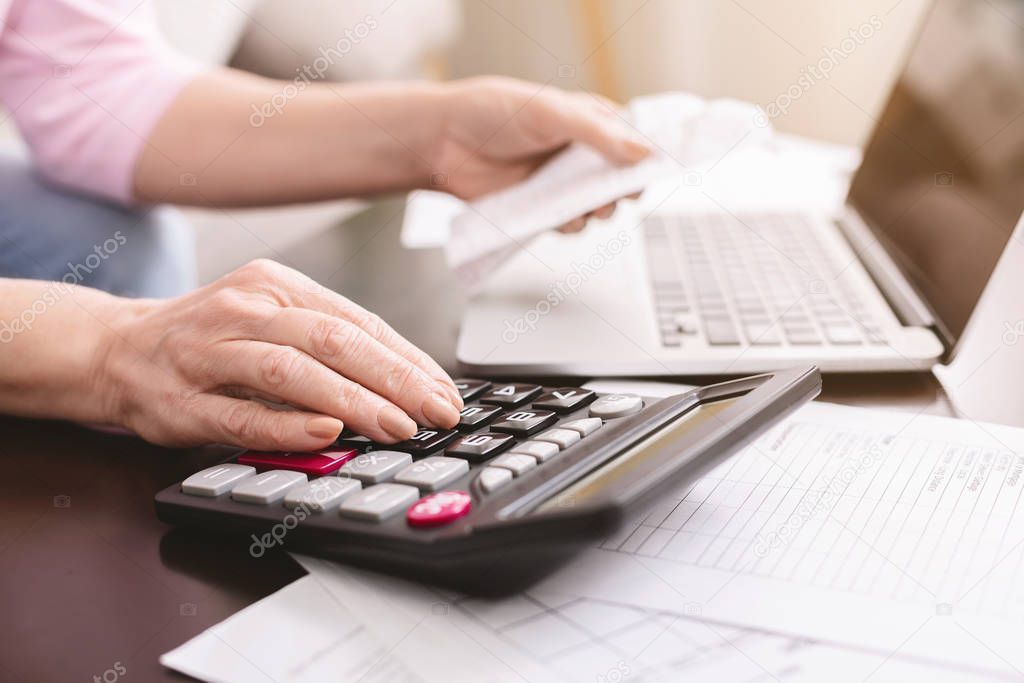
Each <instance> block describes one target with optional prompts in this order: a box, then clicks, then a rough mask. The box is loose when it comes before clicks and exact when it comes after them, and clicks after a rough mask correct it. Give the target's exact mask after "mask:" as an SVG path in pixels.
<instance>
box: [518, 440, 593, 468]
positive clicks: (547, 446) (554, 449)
mask: <svg viewBox="0 0 1024 683" xmlns="http://www.w3.org/2000/svg"><path fill="white" fill-rule="evenodd" d="M576 436H577V437H578V436H579V434H577V435H576ZM559 450H561V449H560V448H559V447H558V444H553V443H550V442H548V441H524V442H523V443H521V444H517V445H515V446H513V447H512V451H511V452H512V453H525V454H526V455H532V456H533V457H534V458H535V459H536V460H537V462H544V461H545V460H547V459H548V458H550V457H552V456H555V455H558V451H559Z"/></svg>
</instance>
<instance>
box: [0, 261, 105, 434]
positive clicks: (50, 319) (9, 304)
mask: <svg viewBox="0 0 1024 683" xmlns="http://www.w3.org/2000/svg"><path fill="white" fill-rule="evenodd" d="M121 301H122V300H120V299H117V298H116V297H113V296H110V295H109V294H105V293H103V292H99V291H97V290H94V289H89V288H87V287H78V286H73V285H65V284H63V283H60V282H41V281H35V280H10V279H0V412H3V413H9V414H15V415H23V416H28V417H54V418H56V417H59V418H66V419H71V420H78V421H83V422H107V421H109V419H110V412H111V406H110V403H111V401H110V400H109V399H108V398H107V393H106V389H105V387H104V382H103V381H102V379H101V378H100V377H99V372H100V369H99V368H100V363H101V360H102V353H103V350H104V348H105V347H106V346H107V345H108V344H107V339H108V337H109V327H108V325H109V324H110V323H111V322H112V320H113V318H114V316H115V311H116V310H117V309H118V303H119V302H121Z"/></svg>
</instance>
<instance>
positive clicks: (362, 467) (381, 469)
mask: <svg viewBox="0 0 1024 683" xmlns="http://www.w3.org/2000/svg"><path fill="white" fill-rule="evenodd" d="M410 463H412V456H411V455H409V454H408V453H399V452H398V451H370V452H369V453H363V454H362V455H359V456H356V457H355V458H353V459H352V460H349V461H348V462H347V463H345V465H344V466H343V467H342V468H341V469H340V470H338V476H339V477H351V478H353V479H358V480H359V481H361V482H363V483H364V484H379V483H380V482H382V481H387V480H388V479H391V477H393V476H395V474H396V473H397V472H398V471H399V470H400V469H402V468H403V467H405V466H406V465H409V464H410Z"/></svg>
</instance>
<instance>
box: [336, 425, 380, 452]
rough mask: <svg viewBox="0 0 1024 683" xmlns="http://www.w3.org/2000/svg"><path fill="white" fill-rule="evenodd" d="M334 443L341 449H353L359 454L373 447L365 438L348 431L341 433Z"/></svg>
mask: <svg viewBox="0 0 1024 683" xmlns="http://www.w3.org/2000/svg"><path fill="white" fill-rule="evenodd" d="M335 443H336V444H337V445H338V446H341V447H342V448H354V449H356V450H357V451H359V452H362V451H365V450H366V449H367V448H369V447H370V446H372V445H373V442H372V441H370V439H368V438H367V437H365V436H363V435H362V434H356V433H355V432H349V431H348V430H346V431H344V432H342V433H341V436H339V437H338V440H337V441H336V442H335Z"/></svg>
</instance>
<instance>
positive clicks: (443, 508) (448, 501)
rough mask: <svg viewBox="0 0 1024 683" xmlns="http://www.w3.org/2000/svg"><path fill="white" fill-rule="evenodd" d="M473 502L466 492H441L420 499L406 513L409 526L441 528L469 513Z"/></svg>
mask: <svg viewBox="0 0 1024 683" xmlns="http://www.w3.org/2000/svg"><path fill="white" fill-rule="evenodd" d="M472 506H473V501H472V500H471V499H470V497H469V494H468V493H466V492H465V491H441V492H440V493H432V494H430V495H429V496H424V497H423V498H420V499H419V501H417V502H416V503H413V505H412V507H410V508H409V510H408V511H407V512H406V513H405V520H406V521H407V522H409V526H441V525H442V524H448V523H450V522H454V521H455V520H457V519H458V518H459V517H462V516H463V515H465V514H468V513H469V509H470V508H471V507H472Z"/></svg>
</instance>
